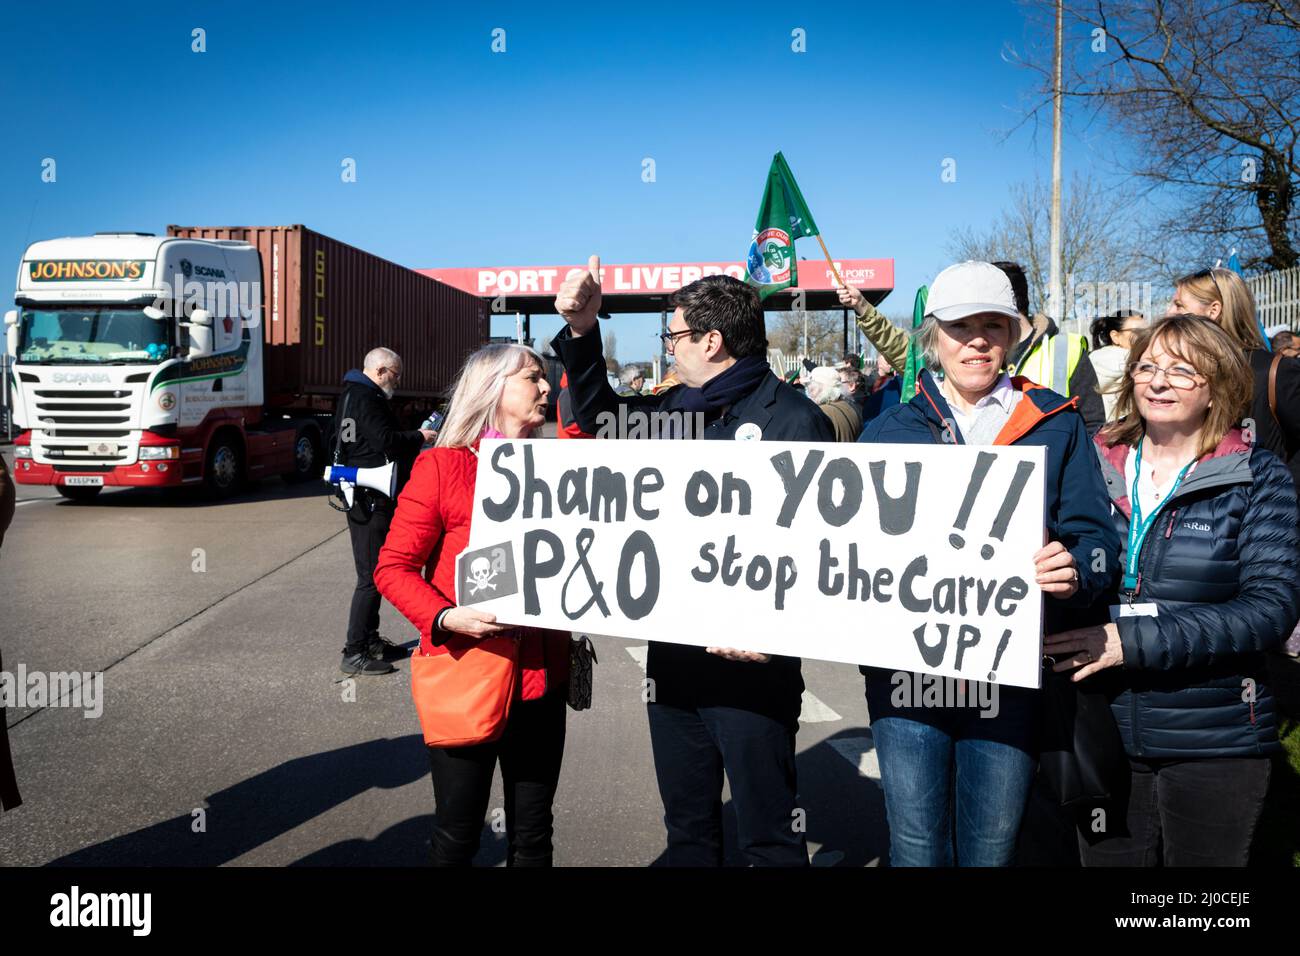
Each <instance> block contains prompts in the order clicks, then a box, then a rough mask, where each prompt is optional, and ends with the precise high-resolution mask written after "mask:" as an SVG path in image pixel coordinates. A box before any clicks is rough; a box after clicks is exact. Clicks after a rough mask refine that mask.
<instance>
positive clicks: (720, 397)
mask: <svg viewBox="0 0 1300 956" xmlns="http://www.w3.org/2000/svg"><path fill="white" fill-rule="evenodd" d="M768 371H769V370H768V365H767V359H765V358H763V357H761V356H758V355H750V356H746V357H745V358H742V359H736V362H735V364H734V365H732V366H731V367H730V368H729V369H727V370H726V371H725V372H723V373H721V374H720V375H715V376H714V377H713V378H711V379H709V380H708V381H707V382H705V383H704V384H703V385H701V386H700V387H699V388H684V387H681V386H679V388H681V393H682V399H681V402H682V404H681V407H682V409H683V410H685V411H688V412H718V411H721V410H722V409H723V408H724V407H725V406H727V405H734V404H736V402H738V401H739V400H740V399H742V398H744V397H745V396H746V395H748V394H749V393H750V392H752V391H753V390H754V389H756V388H757V387H758V384H759V383H760V382H761V381H762V380H763V379H764V378H766V377H767V375H768Z"/></svg>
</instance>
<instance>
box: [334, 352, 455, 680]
mask: <svg viewBox="0 0 1300 956" xmlns="http://www.w3.org/2000/svg"><path fill="white" fill-rule="evenodd" d="M401 379H402V359H401V357H400V356H399V355H398V354H397V353H396V352H394V351H393V350H392V349H386V348H376V349H371V350H370V351H369V352H367V353H366V358H365V362H364V368H361V369H355V368H354V369H352V370H351V371H350V372H348V374H347V375H345V376H344V377H343V395H342V397H341V398H340V399H339V403H338V406H337V407H336V408H335V410H334V436H335V442H336V446H337V448H338V451H339V455H340V458H341V459H342V460H341V461H340V464H344V465H349V466H352V467H356V468H382V467H383V466H384V465H385V464H387V463H388V462H390V461H391V462H392V463H393V464H394V466H395V471H396V473H397V491H396V494H400V493H401V491H402V486H403V485H405V484H406V479H408V478H409V477H411V466H412V465H413V464H414V463H415V458H416V456H417V455H418V454H419V453H420V448H421V446H422V445H423V444H424V443H425V442H426V441H433V439H434V438H435V437H436V433H435V432H432V431H429V430H428V429H403V428H402V427H401V426H400V424H399V423H398V421H397V415H396V414H395V413H394V412H393V409H392V405H391V404H390V402H391V401H392V398H393V395H394V394H395V393H396V390H397V385H398V383H399V382H400V381H401ZM396 494H395V495H394V497H393V498H389V497H388V496H387V495H385V494H382V493H380V492H377V491H372V490H370V489H367V488H357V489H356V490H355V491H354V493H353V499H352V509H351V510H350V511H349V512H348V533H349V534H350V535H351V538H352V560H353V564H354V565H355V566H356V572H357V585H356V589H355V590H354V591H353V592H352V606H351V609H350V611H349V614H348V635H347V640H346V642H345V643H344V645H343V660H342V662H341V663H340V665H339V669H340V670H341V671H342V672H343V673H344V674H347V675H349V676H352V677H355V676H373V675H378V674H391V673H393V672H394V671H395V670H396V668H394V667H393V665H392V664H391V663H390V661H394V660H400V659H401V658H403V657H405V656H406V651H405V650H403V649H402V648H400V647H396V646H395V645H393V644H392V643H391V642H389V641H387V640H385V639H383V638H382V637H380V636H379V606H380V603H381V602H382V600H383V599H382V598H381V597H380V596H379V590H378V589H377V588H376V587H375V564H376V563H377V562H378V560H379V549H380V548H382V547H383V546H384V538H386V537H387V536H388V527H389V525H390V524H391V523H392V520H393V510H394V509H395V508H396V506H397V501H396Z"/></svg>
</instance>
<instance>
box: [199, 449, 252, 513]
mask: <svg viewBox="0 0 1300 956" xmlns="http://www.w3.org/2000/svg"><path fill="white" fill-rule="evenodd" d="M243 477H244V453H243V449H242V448H241V446H240V444H239V441H238V439H236V438H235V437H233V436H232V435H230V434H221V435H217V437H216V438H214V439H212V444H211V445H210V446H209V447H208V458H207V462H206V463H205V465H204V468H203V486H204V487H205V488H206V489H207V491H208V494H210V495H211V496H212V497H214V498H227V497H229V496H230V495H233V494H234V493H235V492H236V491H238V490H239V486H240V485H241V484H242V483H243Z"/></svg>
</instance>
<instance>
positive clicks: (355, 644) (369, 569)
mask: <svg viewBox="0 0 1300 956" xmlns="http://www.w3.org/2000/svg"><path fill="white" fill-rule="evenodd" d="M357 493H358V494H360V493H362V489H357ZM358 514H360V515H362V516H364V514H365V512H364V511H362V510H361V506H360V503H358V506H357V507H354V508H353V509H352V510H351V511H349V512H348V534H349V535H351V537H352V560H353V562H354V563H355V564H356V568H357V587H356V590H355V591H353V592H352V609H351V611H350V612H349V613H348V636H347V643H346V644H344V646H343V654H344V656H345V657H346V656H350V655H352V654H359V653H361V652H363V651H365V649H366V648H367V647H368V646H369V644H370V642H371V641H372V640H374V638H375V636H376V635H377V634H378V633H379V605H380V603H381V602H382V601H383V597H382V596H381V595H380V593H379V589H378V588H377V587H375V565H376V564H378V563H379V549H380V548H382V547H383V546H384V539H385V538H387V537H388V526H389V525H390V524H392V522H393V512H392V509H391V506H390V505H388V506H382V507H381V508H380V509H379V510H376V511H375V512H374V513H373V514H371V515H370V518H369V520H365V521H363V520H359V519H358V518H357V517H356V516H357V515H358Z"/></svg>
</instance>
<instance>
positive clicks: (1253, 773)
mask: <svg viewBox="0 0 1300 956" xmlns="http://www.w3.org/2000/svg"><path fill="white" fill-rule="evenodd" d="M1129 765H1130V767H1131V769H1132V780H1133V787H1132V791H1131V792H1130V794H1129V799H1128V807H1127V810H1121V811H1115V812H1122V813H1123V816H1124V819H1123V820H1119V821H1110V823H1111V824H1112V826H1110V827H1108V828H1107V830H1104V831H1102V832H1109V831H1111V830H1113V831H1114V836H1109V837H1106V838H1104V839H1101V840H1097V841H1096V842H1095V843H1093V844H1092V845H1091V846H1090V845H1089V843H1088V841H1087V840H1085V839H1084V838H1083V836H1082V835H1081V836H1080V838H1079V852H1080V854H1081V855H1082V858H1083V865H1084V866H1160V865H1161V864H1162V863H1163V864H1164V865H1165V866H1245V865H1246V863H1247V862H1248V860H1249V858H1250V841H1251V838H1252V837H1253V836H1254V834H1255V824H1257V823H1258V822H1259V815H1260V812H1261V811H1262V810H1263V808H1264V796H1265V795H1266V794H1267V793H1268V780H1269V775H1270V774H1271V773H1272V766H1271V763H1270V760H1269V758H1268V757H1221V758H1203V759H1200V760H1196V759H1192V760H1151V761H1143V760H1138V759H1137V758H1134V757H1130V758H1129ZM1082 826H1084V827H1085V828H1086V827H1088V821H1086V820H1085V821H1084V823H1083V824H1082ZM1093 839H1094V840H1095V839H1096V837H1095V834H1094V836H1093Z"/></svg>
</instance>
